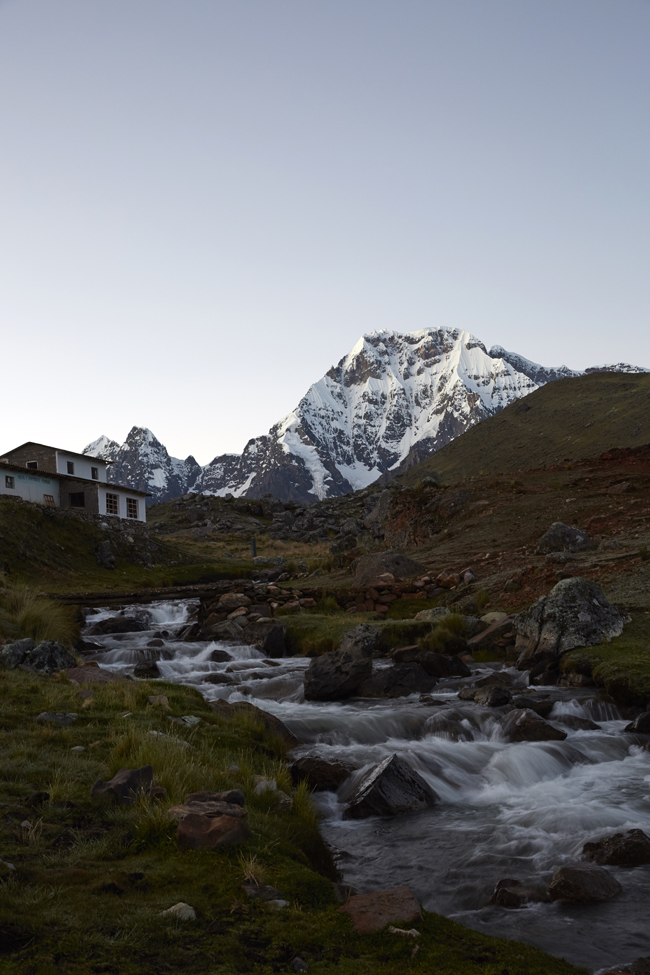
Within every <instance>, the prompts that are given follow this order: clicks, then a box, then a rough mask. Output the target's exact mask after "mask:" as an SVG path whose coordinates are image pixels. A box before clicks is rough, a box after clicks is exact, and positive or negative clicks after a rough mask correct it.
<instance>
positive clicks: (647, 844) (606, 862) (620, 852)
mask: <svg viewBox="0 0 650 975" xmlns="http://www.w3.org/2000/svg"><path fill="white" fill-rule="evenodd" d="M582 856H583V859H585V860H589V861H591V862H593V863H598V864H600V866H607V867H640V866H642V865H643V864H648V863H650V837H649V836H647V835H646V834H645V833H644V832H643V830H642V829H630V830H628V831H627V833H615V834H614V835H613V836H606V837H605V839H602V840H596V841H595V842H594V841H592V842H590V843H585V845H584V846H583V848H582Z"/></svg>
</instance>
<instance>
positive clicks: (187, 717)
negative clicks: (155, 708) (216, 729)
mask: <svg viewBox="0 0 650 975" xmlns="http://www.w3.org/2000/svg"><path fill="white" fill-rule="evenodd" d="M167 720H168V721H172V722H173V723H174V724H180V725H182V726H183V727H184V728H196V726H197V724H201V719H200V718H198V717H197V716H196V715H195V714H184V715H183V716H182V717H181V718H172V717H171V715H167Z"/></svg>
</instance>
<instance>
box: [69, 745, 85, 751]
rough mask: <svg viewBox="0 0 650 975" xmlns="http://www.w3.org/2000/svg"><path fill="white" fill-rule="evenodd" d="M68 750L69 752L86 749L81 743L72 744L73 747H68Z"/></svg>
mask: <svg viewBox="0 0 650 975" xmlns="http://www.w3.org/2000/svg"><path fill="white" fill-rule="evenodd" d="M70 751H71V752H85V751H86V749H85V748H84V746H83V745H74V746H73V747H72V748H71V749H70Z"/></svg>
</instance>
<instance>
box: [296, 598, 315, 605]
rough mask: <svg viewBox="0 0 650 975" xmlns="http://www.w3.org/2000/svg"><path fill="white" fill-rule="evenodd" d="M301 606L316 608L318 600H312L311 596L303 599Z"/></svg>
mask: <svg viewBox="0 0 650 975" xmlns="http://www.w3.org/2000/svg"><path fill="white" fill-rule="evenodd" d="M300 605H301V606H315V605H316V600H315V599H312V598H311V597H310V596H305V598H304V599H301V600H300Z"/></svg>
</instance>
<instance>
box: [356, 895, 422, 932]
mask: <svg viewBox="0 0 650 975" xmlns="http://www.w3.org/2000/svg"><path fill="white" fill-rule="evenodd" d="M339 914H349V915H350V917H351V918H352V923H353V925H354V927H355V930H356V931H358V933H359V934H370V933H372V932H373V931H381V929H382V928H384V927H386V925H387V924H393V923H394V922H396V921H402V922H407V923H408V922H409V921H415V920H421V919H422V914H421V912H420V905H419V904H418V902H417V900H416V898H415V896H414V894H413V892H412V891H411V889H410V887H406V886H402V887H393V888H392V890H379V891H376V892H375V893H372V894H356V895H355V896H354V897H351V898H350V899H349V901H348V902H347V904H344V905H343V907H340V908H339Z"/></svg>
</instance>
